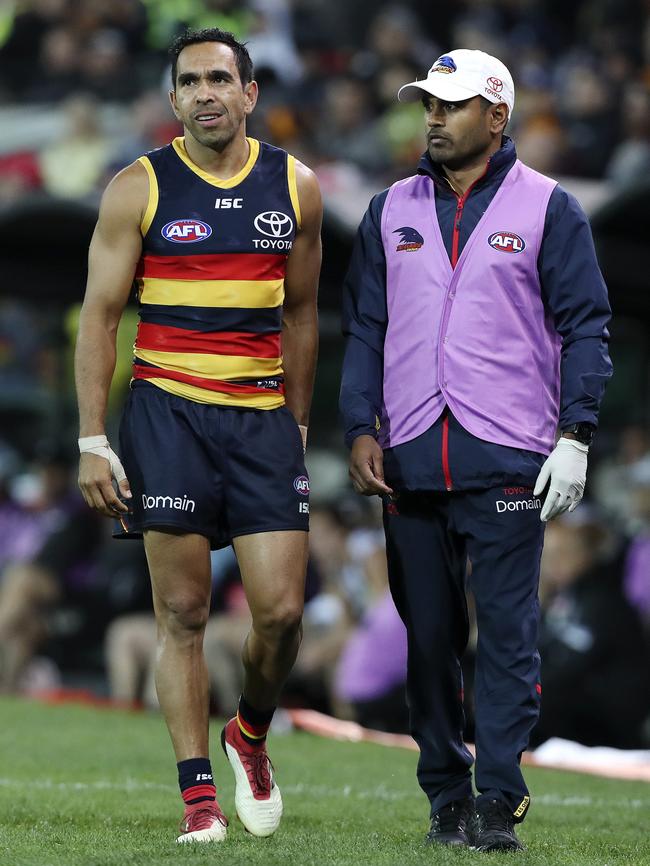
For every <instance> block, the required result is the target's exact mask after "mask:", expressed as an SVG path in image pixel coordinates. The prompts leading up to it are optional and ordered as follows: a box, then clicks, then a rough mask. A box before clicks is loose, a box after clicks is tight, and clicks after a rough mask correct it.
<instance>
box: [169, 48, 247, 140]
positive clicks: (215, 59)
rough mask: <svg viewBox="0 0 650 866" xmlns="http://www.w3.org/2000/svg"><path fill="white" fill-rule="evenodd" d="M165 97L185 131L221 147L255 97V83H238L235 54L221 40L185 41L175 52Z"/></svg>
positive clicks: (244, 117) (238, 124) (238, 128)
mask: <svg viewBox="0 0 650 866" xmlns="http://www.w3.org/2000/svg"><path fill="white" fill-rule="evenodd" d="M169 98H170V100H171V103H172V108H173V109H174V114H175V115H176V117H177V118H178V120H180V121H181V123H182V124H183V126H184V127H185V132H186V134H188V133H189V134H190V135H191V136H193V137H194V138H195V139H196V140H197V141H198V142H199V143H200V144H202V145H204V146H205V147H209V148H211V149H212V150H219V151H221V150H223V149H224V148H225V147H227V145H228V144H229V143H230V142H231V141H232V140H233V139H234V138H235V136H236V135H237V133H238V131H239V130H240V129H241V128H242V126H243V124H244V121H245V120H246V115H248V114H250V113H251V111H252V110H253V108H254V107H255V103H256V101H257V84H256V83H255V82H254V81H253V82H250V83H249V84H247V85H242V82H241V79H240V77H239V72H238V70H237V63H236V62H235V55H234V54H233V51H232V49H231V48H230V47H229V46H228V45H223V44H222V43H221V42H200V43H198V44H196V45H188V46H187V47H186V48H183V50H182V51H181V53H180V54H179V55H178V66H177V71H176V90H175V91H171V92H170V94H169Z"/></svg>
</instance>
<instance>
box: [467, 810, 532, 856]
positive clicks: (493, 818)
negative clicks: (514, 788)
mask: <svg viewBox="0 0 650 866" xmlns="http://www.w3.org/2000/svg"><path fill="white" fill-rule="evenodd" d="M473 831H474V848H475V849H476V850H477V851H483V852H487V851H523V850H524V846H523V845H522V844H521V842H520V841H519V839H517V834H516V833H515V820H514V817H513V815H512V811H511V809H510V807H509V806H508V804H507V803H504V802H503V800H487V801H481V802H480V804H479V806H478V808H477V810H476V815H475V821H474V827H473Z"/></svg>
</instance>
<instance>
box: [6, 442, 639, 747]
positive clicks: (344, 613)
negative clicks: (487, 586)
mask: <svg viewBox="0 0 650 866" xmlns="http://www.w3.org/2000/svg"><path fill="white" fill-rule="evenodd" d="M332 461H334V463H335V464H336V458H334V457H332V455H325V454H321V453H320V452H319V451H318V449H315V450H314V451H313V452H312V453H311V454H310V455H309V459H308V466H309V469H310V474H311V475H312V488H313V489H314V490H316V491H318V490H319V489H320V490H321V491H322V493H321V494H320V495H319V494H317V495H316V496H315V497H314V501H313V508H312V517H311V531H310V562H309V569H308V578H307V590H306V608H305V617H304V640H303V645H302V648H301V652H300V655H299V658H298V662H297V664H296V667H295V669H294V671H293V672H292V674H291V677H290V680H289V682H288V684H287V687H286V689H285V692H284V702H285V705H286V706H301V707H304V706H307V707H311V708H314V709H318V710H321V711H324V712H327V713H331V714H334V715H336V716H338V717H341V718H345V719H353V720H356V721H358V722H360V723H361V724H364V725H366V726H368V727H372V728H376V729H380V730H387V731H392V732H406V731H407V730H408V718H407V710H406V704H405V699H404V684H405V673H406V633H405V630H404V627H403V625H402V623H401V621H400V619H399V617H398V615H397V612H396V610H395V607H394V605H393V603H392V599H391V597H390V592H389V589H388V580H387V573H386V561H385V553H384V545H383V533H382V530H381V508H380V502H379V500H378V499H376V498H374V499H365V498H363V497H358V496H355V495H354V494H352V492H351V491H350V490H349V489H347V487H346V485H345V484H344V482H343V478H344V474H345V464H344V462H343V459H342V458H341V461H340V462H339V464H338V465H336V466H335V471H333V462H332ZM75 469H76V460H75V459H74V457H73V455H72V453H71V450H70V448H69V447H68V446H67V445H65V446H64V445H61V444H60V443H58V444H57V443H56V442H43V443H40V445H39V447H38V448H37V450H36V453H35V455H34V457H33V459H32V460H31V461H29V462H28V463H25V462H24V461H21V459H20V456H19V455H18V453H17V452H16V451H15V450H13V449H11V448H10V447H8V446H6V445H4V446H1V447H0V539H2V540H1V542H0V691H1V692H4V693H15V692H22V693H32V694H33V693H38V692H42V691H50V690H53V689H59V688H61V687H62V686H65V687H66V688H68V687H74V686H84V687H91V688H93V689H94V690H95V691H96V692H98V693H99V694H104V695H106V694H108V695H110V697H111V698H113V699H114V700H115V701H118V702H120V703H121V704H123V705H128V706H144V707H147V708H150V709H155V708H157V701H156V696H155V689H154V685H153V665H154V659H155V648H156V627H155V622H154V618H153V615H152V612H151V592H150V588H149V578H148V570H147V563H146V559H145V556H144V552H143V547H142V544H141V543H140V542H137V541H128V540H127V541H125V540H123V541H116V540H114V539H113V538H112V536H111V525H110V522H109V521H106V520H105V519H103V518H100V517H97V516H95V515H94V514H93V513H92V512H91V511H90V510H89V509H87V508H86V507H85V505H84V503H83V502H82V500H81V497H80V495H79V492H78V491H77V489H76V485H75V477H74V476H75ZM325 475H327V476H329V480H325V478H324V477H323V476H325ZM333 475H334V476H336V478H335V479H334V483H333V479H332V476H333ZM321 479H322V483H321ZM336 479H338V480H336ZM212 566H213V568H212V576H213V594H212V615H211V617H210V621H209V624H208V628H207V632H206V637H205V649H206V657H207V664H208V670H209V672H210V679H211V689H212V704H213V710H214V711H215V712H217V713H220V714H222V715H227V714H228V713H229V712H231V710H232V708H233V707H234V706H236V703H237V698H238V695H239V693H240V690H241V686H242V675H243V670H242V666H241V661H240V653H241V647H242V644H243V641H244V638H245V635H246V633H247V631H248V629H249V627H250V614H249V611H248V606H247V603H246V598H245V594H244V590H243V587H242V583H241V578H240V574H239V570H238V567H237V563H236V560H235V557H234V554H233V552H232V549H231V548H226V549H224V550H220V551H214V552H213V556H212ZM432 579H435V576H434V575H432ZM540 598H541V630H540V651H541V654H542V681H543V700H542V716H541V720H540V723H539V725H538V727H537V729H536V731H535V734H534V739H533V742H534V744H539V743H541V742H544V741H545V740H546V739H548V738H549V737H551V736H561V737H564V738H567V739H571V740H576V741H579V742H582V743H585V744H587V745H610V746H617V747H620V748H641V747H646V748H647V747H650V664H649V662H650V651H649V646H650V429H648V428H647V427H644V426H642V425H630V426H629V427H627V428H625V429H624V430H623V431H622V432H621V435H620V438H619V439H618V443H617V450H616V452H615V453H613V454H611V456H601V459H600V460H599V461H598V460H595V461H594V462H593V465H592V470H591V476H590V482H589V486H588V496H587V498H586V500H585V501H584V502H583V503H582V504H581V505H580V507H579V508H578V509H577V510H576V511H575V512H574V513H573V514H571V515H566V516H564V517H562V518H560V519H559V520H555V521H553V522H551V523H550V524H549V525H548V527H547V531H546V543H545V547H544V552H543V555H542V570H541V580H540ZM470 609H471V598H470ZM475 640H476V626H475V624H474V626H473V629H472V637H471V639H470V647H469V651H468V653H467V656H466V658H465V661H464V672H465V677H466V686H465V696H466V697H465V702H466V714H467V735H468V736H470V737H471V735H472V728H473V711H472V666H473V647H474V645H475Z"/></svg>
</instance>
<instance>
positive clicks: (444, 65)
mask: <svg viewBox="0 0 650 866" xmlns="http://www.w3.org/2000/svg"><path fill="white" fill-rule="evenodd" d="M457 69H458V67H457V66H456V64H455V63H454V61H453V60H452V58H451V57H450V56H449V55H448V54H443V55H442V57H439V58H438V59H437V60H436V62H435V63H434V64H433V66H432V67H431V69H430V70H429V72H443V73H444V74H445V75H450V74H451V73H452V72H455V71H456V70H457Z"/></svg>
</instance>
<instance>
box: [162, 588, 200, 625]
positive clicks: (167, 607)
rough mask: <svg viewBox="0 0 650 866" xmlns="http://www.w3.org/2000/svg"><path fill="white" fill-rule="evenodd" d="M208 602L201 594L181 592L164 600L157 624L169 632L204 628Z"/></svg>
mask: <svg viewBox="0 0 650 866" xmlns="http://www.w3.org/2000/svg"><path fill="white" fill-rule="evenodd" d="M209 615H210V602H209V600H207V601H206V599H205V597H204V596H203V595H202V594H198V593H192V592H183V593H177V594H175V595H173V596H170V597H168V598H166V599H165V600H164V606H163V610H162V612H161V615H159V617H158V620H159V624H160V625H161V626H162V627H163V628H164V629H165V630H167V631H170V632H197V631H203V630H204V629H205V626H206V623H207V621H208V617H209Z"/></svg>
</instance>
